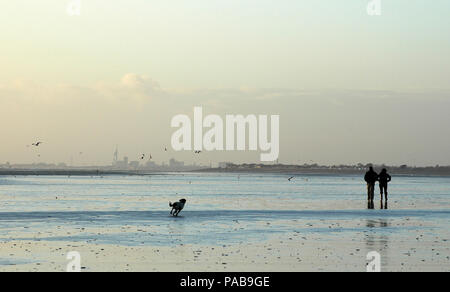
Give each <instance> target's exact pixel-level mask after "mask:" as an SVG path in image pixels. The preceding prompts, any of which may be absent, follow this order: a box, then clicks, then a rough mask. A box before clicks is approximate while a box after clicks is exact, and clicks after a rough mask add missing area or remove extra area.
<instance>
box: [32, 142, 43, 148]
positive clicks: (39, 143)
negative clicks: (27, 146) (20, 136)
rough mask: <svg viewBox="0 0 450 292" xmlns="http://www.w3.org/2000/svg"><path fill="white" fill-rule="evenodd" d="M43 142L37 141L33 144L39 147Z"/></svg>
mask: <svg viewBox="0 0 450 292" xmlns="http://www.w3.org/2000/svg"><path fill="white" fill-rule="evenodd" d="M42 143H44V142H36V143H33V144H31V145H33V146H36V147H39V145H41V144H42Z"/></svg>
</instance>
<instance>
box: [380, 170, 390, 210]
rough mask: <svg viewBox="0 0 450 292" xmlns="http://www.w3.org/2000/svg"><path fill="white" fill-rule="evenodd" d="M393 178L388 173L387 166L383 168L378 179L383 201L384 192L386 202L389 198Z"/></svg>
mask: <svg viewBox="0 0 450 292" xmlns="http://www.w3.org/2000/svg"><path fill="white" fill-rule="evenodd" d="M391 180H392V177H391V176H390V175H389V174H388V173H387V170H386V168H383V170H382V171H381V173H380V175H379V176H378V181H379V182H380V195H381V201H383V193H384V197H385V198H386V203H387V200H388V192H387V189H388V183H389V182H390V181H391Z"/></svg>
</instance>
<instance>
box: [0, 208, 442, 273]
mask: <svg viewBox="0 0 450 292" xmlns="http://www.w3.org/2000/svg"><path fill="white" fill-rule="evenodd" d="M361 212H364V211H355V212H352V211H347V212H335V211H333V212H331V211H330V212H306V213H302V212H300V213H299V212H285V213H282V214H280V213H279V212H277V214H275V215H273V216H276V217H277V218H280V217H281V219H278V220H274V219H273V218H271V215H270V214H267V213H261V212H251V211H249V213H250V214H248V215H245V214H242V213H241V212H238V213H231V214H227V213H228V212H225V213H224V214H223V213H220V212H219V214H218V215H216V216H214V215H212V214H211V216H212V217H213V218H212V219H207V217H208V216H209V215H208V214H206V213H204V214H197V215H196V214H195V212H190V213H188V212H186V214H185V215H184V217H181V218H169V219H168V217H166V218H164V219H165V221H170V223H166V224H164V223H163V222H164V220H156V219H155V218H156V217H157V216H162V217H164V216H163V215H162V214H160V213H159V212H158V213H157V214H153V216H154V217H152V216H149V217H150V218H149V219H148V220H145V219H143V218H142V217H139V216H141V215H142V216H144V215H148V214H140V213H139V212H138V213H136V214H128V215H127V214H121V213H120V212H119V213H105V214H103V215H99V214H91V215H89V214H85V216H87V217H86V218H85V220H86V222H88V221H90V220H94V218H96V219H95V220H96V221H97V222H91V223H94V224H93V225H92V224H91V227H89V224H81V225H83V226H87V227H80V226H81V225H80V226H77V225H73V224H69V223H68V222H66V223H65V224H64V221H65V220H66V219H64V218H57V220H56V222H53V223H51V224H49V225H48V226H47V227H46V228H43V226H44V224H45V223H44V222H42V224H43V225H41V224H39V216H42V217H43V216H44V214H33V216H29V218H30V217H34V219H33V221H34V222H35V223H34V224H32V225H31V226H29V227H27V228H24V227H19V226H17V227H15V228H13V229H11V230H10V232H9V234H10V235H13V236H11V238H7V239H6V240H5V238H3V239H2V241H0V271H61V272H62V271H65V269H66V265H67V263H68V260H66V255H67V253H68V252H70V251H77V252H79V253H80V254H81V266H82V271H197V272H201V271H365V270H366V263H367V261H366V255H367V253H368V252H370V251H377V252H379V253H380V254H381V261H382V271H450V258H449V256H450V245H449V242H448V241H449V240H450V234H449V231H448V230H444V226H445V224H447V223H448V222H442V219H443V218H446V217H448V213H447V212H442V213H441V214H440V215H438V216H436V214H431V213H430V212H429V211H423V212H409V211H402V212H397V214H394V216H392V215H391V216H386V218H381V219H380V217H381V215H382V213H381V212H382V211H374V212H375V213H374V214H370V213H367V214H370V215H369V216H367V217H368V219H361ZM368 212H370V211H368ZM66 215H67V214H66ZM202 215H203V216H202ZM11 216H14V215H11ZM46 216H51V217H53V218H54V219H55V218H56V217H57V216H58V214H57V213H52V214H47V215H46ZM73 216H80V214H73ZM127 216H128V217H127ZM188 216H192V217H194V216H195V219H193V218H191V219H189V217H188ZM25 217H26V216H25ZM69 217H70V218H73V217H71V216H69ZM358 217H359V219H357V218H358ZM107 218H109V219H107ZM199 218H200V219H199ZM230 218H235V219H234V220H230ZM294 218H296V219H294ZM322 218H325V219H322ZM439 218H440V219H441V220H439ZM11 219H14V218H11ZM331 219H332V220H331ZM24 220H29V219H27V218H25V219H24ZM177 220H178V221H180V222H181V221H185V224H189V225H194V226H193V227H192V226H191V227H186V228H184V227H183V226H180V225H179V226H173V224H174V223H176V224H178V223H177ZM211 220H213V221H215V226H216V228H217V229H218V230H217V231H215V232H217V234H214V233H215V232H214V231H211V232H208V231H207V229H205V230H203V231H202V228H201V226H202V225H209V226H210V225H211V223H210V222H211ZM117 221H125V222H126V223H125V224H123V225H120V224H117ZM133 222H134V223H133ZM331 222H332V223H331ZM443 223H444V224H443ZM111 226H114V227H111ZM30 229H31V230H30ZM38 230H40V231H38ZM3 233H4V232H3ZM195 233H198V234H197V236H196V235H195ZM236 234H237V235H238V236H236ZM30 235H32V236H30ZM3 236H5V234H3ZM14 238H16V239H14ZM127 238H128V239H130V238H131V239H132V240H127Z"/></svg>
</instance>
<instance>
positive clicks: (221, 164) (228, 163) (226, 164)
mask: <svg viewBox="0 0 450 292" xmlns="http://www.w3.org/2000/svg"><path fill="white" fill-rule="evenodd" d="M231 164H232V163H231V162H219V168H227V167H228V166H229V165H231Z"/></svg>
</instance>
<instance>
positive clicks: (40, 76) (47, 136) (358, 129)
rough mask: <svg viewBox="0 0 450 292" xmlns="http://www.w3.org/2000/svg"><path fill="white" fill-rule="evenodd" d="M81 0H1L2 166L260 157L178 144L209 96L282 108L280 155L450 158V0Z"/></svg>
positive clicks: (299, 160)
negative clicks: (176, 137) (373, 12)
mask: <svg viewBox="0 0 450 292" xmlns="http://www.w3.org/2000/svg"><path fill="white" fill-rule="evenodd" d="M81 2H82V10H81V15H80V16H69V15H67V13H66V5H67V4H68V3H69V1H65V0H64V1H60V0H45V1H29V0H16V1H5V0H0V7H1V8H0V23H1V26H2V33H1V34H0V43H1V44H2V45H1V46H0V67H1V68H2V70H0V125H1V126H0V137H1V146H0V164H3V163H6V162H7V161H10V162H14V163H38V162H49V163H59V162H65V163H67V164H69V163H70V161H71V159H73V160H74V161H82V163H85V164H96V165H106V164H108V163H111V162H112V157H113V153H114V151H115V147H116V145H119V149H120V153H121V154H120V156H121V157H120V158H122V157H123V156H125V155H126V156H128V157H129V158H130V160H137V158H138V157H139V155H140V154H141V153H151V154H152V156H153V157H154V160H155V161H156V162H158V163H161V162H162V161H168V160H169V159H170V158H172V157H173V158H175V159H177V160H181V161H185V162H186V163H189V164H190V163H193V162H196V163H202V164H209V163H210V162H213V163H218V162H222V161H229V162H235V163H259V162H260V161H259V152H248V151H246V152H211V153H208V152H204V153H202V154H201V155H194V154H193V153H190V152H174V151H173V150H171V149H169V151H167V152H166V151H165V150H164V148H165V147H168V148H169V147H170V137H171V135H172V133H173V132H174V129H173V128H171V127H170V121H171V119H172V117H173V116H174V115H177V114H187V115H190V116H192V111H193V108H194V107H195V106H202V107H203V109H204V111H205V112H206V114H217V115H221V116H224V115H225V114H244V115H246V114H255V115H258V114H268V115H271V114H277V115H280V155H279V161H280V163H286V164H303V163H311V162H316V163H319V164H356V163H360V162H361V163H376V164H382V163H385V164H393V165H401V164H408V165H417V166H423V165H436V164H440V165H450V151H449V150H448V149H450V115H449V114H448V112H449V109H450V85H449V84H450V82H449V76H450V19H449V17H448V14H449V12H450V2H449V1H446V0H436V1H432V2H430V1H425V0H415V1H406V0H391V1H382V2H383V10H382V15H381V16H376V17H374V16H368V15H367V13H366V6H367V3H368V2H369V1H368V0H358V1H345V2H344V1H334V0H314V1H313V0H310V1H301V0H286V1H278V2H276V1H269V0H259V1H254V0H227V1H223V0H192V1H162V0H147V1H144V0H132V1H124V0H116V1H102V0H89V1H83V0H81ZM36 141H43V142H44V143H43V144H42V145H41V146H39V147H37V148H36V147H27V145H30V144H31V143H34V142H36ZM80 152H82V153H83V154H82V155H80V154H79V153H80ZM38 155H40V157H38ZM135 156H136V158H134V157H135Z"/></svg>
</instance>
